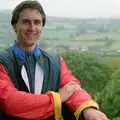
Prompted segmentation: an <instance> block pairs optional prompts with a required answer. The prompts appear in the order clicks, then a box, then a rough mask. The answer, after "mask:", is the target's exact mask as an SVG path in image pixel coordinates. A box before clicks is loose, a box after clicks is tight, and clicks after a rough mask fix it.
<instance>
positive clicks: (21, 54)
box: [12, 44, 41, 60]
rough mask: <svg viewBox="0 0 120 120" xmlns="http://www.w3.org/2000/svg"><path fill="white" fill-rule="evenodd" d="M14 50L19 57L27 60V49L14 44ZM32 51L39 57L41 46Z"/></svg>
mask: <svg viewBox="0 0 120 120" xmlns="http://www.w3.org/2000/svg"><path fill="white" fill-rule="evenodd" d="M12 50H13V52H14V53H15V55H16V56H17V57H19V58H21V59H22V60H25V56H26V55H25V51H24V50H23V49H22V48H20V47H18V46H17V45H16V44H14V45H13V46H12ZM32 53H33V54H34V56H35V57H39V56H40V55H41V50H40V48H38V47H36V48H35V49H34V50H33V51H32Z"/></svg>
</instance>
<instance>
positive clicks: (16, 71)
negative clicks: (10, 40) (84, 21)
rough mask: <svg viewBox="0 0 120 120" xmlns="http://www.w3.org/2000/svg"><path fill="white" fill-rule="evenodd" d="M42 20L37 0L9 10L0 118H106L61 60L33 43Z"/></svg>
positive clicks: (0, 69) (0, 64)
mask: <svg viewBox="0 0 120 120" xmlns="http://www.w3.org/2000/svg"><path fill="white" fill-rule="evenodd" d="M45 22H46V16H45V13H44V11H43V8H42V6H41V5H40V3H39V2H38V1H32V0H29V1H23V2H21V3H20V4H19V5H18V6H17V7H16V8H15V9H14V11H13V14H12V19H11V24H12V26H13V29H14V31H15V33H16V37H17V40H16V43H15V44H14V45H13V46H11V47H10V48H9V49H7V50H6V51H4V52H1V54H0V111H1V113H0V120H23V119H24V120H43V119H46V120H54V119H55V120H62V119H64V120H75V117H76V119H79V120H80V119H82V118H84V119H85V120H107V117H106V116H105V114H104V113H102V112H100V111H99V110H98V105H97V103H96V102H95V101H93V100H92V98H91V96H90V95H89V94H88V93H87V92H86V91H84V90H83V89H82V88H81V87H80V86H79V80H77V79H76V78H75V77H74V76H73V75H72V73H71V71H70V70H69V69H68V68H67V66H66V64H65V62H64V60H63V59H62V58H61V57H58V56H56V55H52V54H49V53H46V52H44V51H42V50H41V49H40V48H39V47H38V46H37V42H38V40H39V37H40V35H41V33H42V31H43V27H44V25H45ZM61 103H62V104H61ZM61 110H62V113H61ZM74 115H75V117H74Z"/></svg>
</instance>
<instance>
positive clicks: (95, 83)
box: [62, 52, 111, 100]
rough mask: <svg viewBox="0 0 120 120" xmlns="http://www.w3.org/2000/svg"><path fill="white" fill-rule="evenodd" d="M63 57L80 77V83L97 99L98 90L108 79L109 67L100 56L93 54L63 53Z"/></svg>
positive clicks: (102, 87) (99, 90)
mask: <svg viewBox="0 0 120 120" xmlns="http://www.w3.org/2000/svg"><path fill="white" fill-rule="evenodd" d="M62 56H63V58H64V59H65V60H66V62H67V64H68V66H69V67H70V68H71V69H72V71H73V74H74V75H75V76H76V77H77V78H78V79H80V81H81V85H82V86H83V87H84V88H85V89H86V90H87V91H88V92H89V93H91V95H93V96H94V97H95V99H97V100H98V96H99V94H100V92H101V91H102V90H103V89H104V87H105V85H106V83H107V82H108V81H109V80H110V74H111V69H110V67H109V66H107V65H106V64H105V63H104V62H103V60H102V58H101V57H98V56H97V55H93V54H82V53H81V54H80V53H76V52H75V53H74V52H69V53H64V54H62Z"/></svg>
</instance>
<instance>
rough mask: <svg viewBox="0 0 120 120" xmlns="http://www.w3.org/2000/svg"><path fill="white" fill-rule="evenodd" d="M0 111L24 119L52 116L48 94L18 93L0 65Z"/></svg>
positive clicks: (50, 100) (51, 105) (52, 111)
mask: <svg viewBox="0 0 120 120" xmlns="http://www.w3.org/2000/svg"><path fill="white" fill-rule="evenodd" d="M0 109H1V110H2V111H4V112H5V113H7V114H8V115H10V116H17V117H22V118H25V119H37V118H39V119H44V118H47V117H49V116H51V115H53V114H54V107H53V103H52V98H51V96H50V95H49V94H40V95H37V94H31V93H26V92H24V91H18V90H17V89H16V88H15V87H14V85H13V83H12V82H11V80H10V79H9V77H8V75H7V72H6V71H5V69H4V66H3V65H0Z"/></svg>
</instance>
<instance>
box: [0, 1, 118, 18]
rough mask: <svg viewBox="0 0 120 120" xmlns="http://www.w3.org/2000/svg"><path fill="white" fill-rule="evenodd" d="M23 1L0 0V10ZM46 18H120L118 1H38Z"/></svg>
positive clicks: (12, 6)
mask: <svg viewBox="0 0 120 120" xmlns="http://www.w3.org/2000/svg"><path fill="white" fill-rule="evenodd" d="M20 1H23V0H0V9H13V8H14V7H15V5H16V4H18V3H19V2H20ZM39 1H40V3H41V4H42V5H43V8H44V10H45V12H46V14H47V15H48V16H63V17H80V18H89V17H90V18H91V17H96V18H98V17H105V18H106V17H107V18H109V17H120V0H39Z"/></svg>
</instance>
